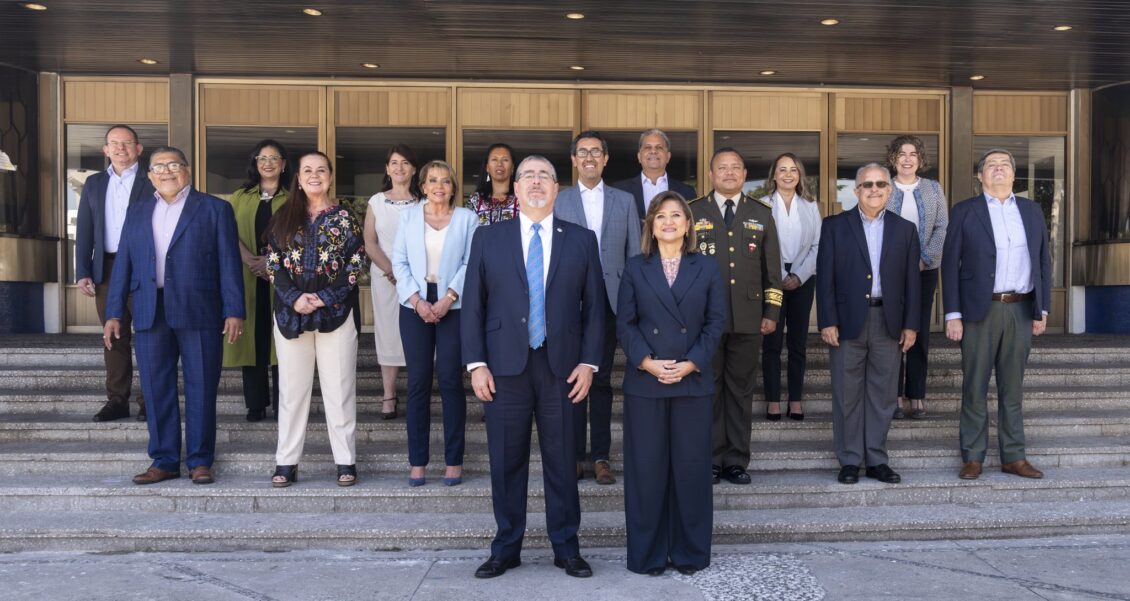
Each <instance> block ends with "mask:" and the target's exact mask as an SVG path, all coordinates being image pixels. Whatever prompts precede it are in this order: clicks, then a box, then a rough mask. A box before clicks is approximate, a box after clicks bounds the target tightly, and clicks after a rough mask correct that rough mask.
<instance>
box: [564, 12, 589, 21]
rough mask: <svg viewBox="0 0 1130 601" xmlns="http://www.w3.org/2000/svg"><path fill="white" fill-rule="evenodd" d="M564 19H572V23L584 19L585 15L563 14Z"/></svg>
mask: <svg viewBox="0 0 1130 601" xmlns="http://www.w3.org/2000/svg"><path fill="white" fill-rule="evenodd" d="M565 18H566V19H572V20H574V21H579V20H581V19H583V18H585V13H565Z"/></svg>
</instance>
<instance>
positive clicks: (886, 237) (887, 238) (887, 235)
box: [879, 209, 894, 269]
mask: <svg viewBox="0 0 1130 601" xmlns="http://www.w3.org/2000/svg"><path fill="white" fill-rule="evenodd" d="M883 210H884V211H886V210H887V209H883ZM888 217H889V216H888V215H883V245H882V246H880V247H879V267H880V269H881V268H882V266H883V265H886V264H887V249H888V248H890V246H891V244H892V243H893V242H892V239H893V238H894V236H892V235H891V227H890V226H891V221H892V220H891V219H888Z"/></svg>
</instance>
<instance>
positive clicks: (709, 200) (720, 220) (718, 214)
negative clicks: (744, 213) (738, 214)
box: [691, 190, 736, 228]
mask: <svg viewBox="0 0 1130 601" xmlns="http://www.w3.org/2000/svg"><path fill="white" fill-rule="evenodd" d="M695 205H696V206H695V207H694V208H692V209H691V211H692V212H694V211H695V210H696V209H701V211H702V212H701V214H699V215H697V216H696V217H695V219H696V220H697V219H701V218H703V217H705V218H707V219H709V220H711V221H713V222H714V223H717V224H720V225H721V226H722V227H723V228H725V227H726V225H725V223H726V219H725V217H724V216H723V215H722V211H719V210H718V203H716V202H714V191H713V190H711V191H710V193H709V194H707V195H706V196H705V197H704V198H703V199H702V200H700V201H698V202H697V203H695ZM735 220H736V218H735Z"/></svg>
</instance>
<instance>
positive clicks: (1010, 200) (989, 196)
mask: <svg viewBox="0 0 1130 601" xmlns="http://www.w3.org/2000/svg"><path fill="white" fill-rule="evenodd" d="M983 194H984V196H985V202H987V203H989V204H990V205H991V204H993V203H994V202H999V203H1001V204H1003V205H1004V206H1006V207H1007V206H1008V205H1010V204H1016V195H1015V194H1013V193H1012V192H1009V193H1008V197H1007V198H996V197H995V196H993V195H992V194H989V193H988V192H984V193H983Z"/></svg>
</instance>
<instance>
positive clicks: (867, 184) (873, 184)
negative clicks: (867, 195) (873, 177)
mask: <svg viewBox="0 0 1130 601" xmlns="http://www.w3.org/2000/svg"><path fill="white" fill-rule="evenodd" d="M855 187H856V188H863V189H864V190H870V189H871V188H878V189H880V190H886V189H887V188H890V187H891V182H889V181H887V180H885V179H881V180H879V181H870V180H868V181H864V182H859V183H858V184H856V185H855Z"/></svg>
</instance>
